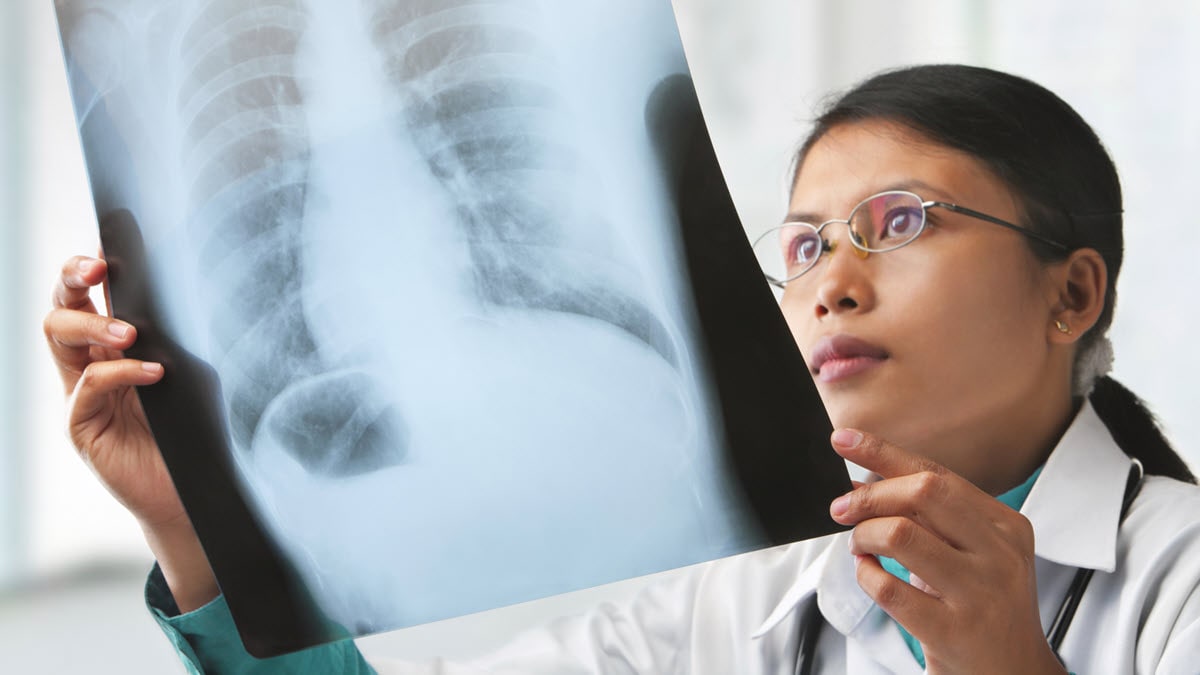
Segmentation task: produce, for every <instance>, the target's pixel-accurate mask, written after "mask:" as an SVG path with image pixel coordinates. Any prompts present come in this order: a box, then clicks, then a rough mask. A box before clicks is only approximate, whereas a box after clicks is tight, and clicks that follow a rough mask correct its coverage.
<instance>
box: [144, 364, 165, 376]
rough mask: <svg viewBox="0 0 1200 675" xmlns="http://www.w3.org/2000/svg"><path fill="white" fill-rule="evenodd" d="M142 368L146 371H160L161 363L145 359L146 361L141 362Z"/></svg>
mask: <svg viewBox="0 0 1200 675" xmlns="http://www.w3.org/2000/svg"><path fill="white" fill-rule="evenodd" d="M142 370H144V371H146V372H147V373H156V374H157V373H160V372H162V364H161V363H153V362H149V361H147V362H146V363H143V364H142Z"/></svg>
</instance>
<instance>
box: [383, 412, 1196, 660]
mask: <svg viewBox="0 0 1200 675" xmlns="http://www.w3.org/2000/svg"><path fill="white" fill-rule="evenodd" d="M1128 472H1129V459H1128V458H1127V457H1126V456H1125V455H1124V454H1123V453H1122V452H1121V450H1120V449H1119V448H1118V447H1117V445H1116V444H1115V443H1114V442H1113V440H1112V438H1111V437H1110V436H1109V434H1108V431H1107V429H1106V428H1105V427H1104V424H1103V423H1102V422H1101V421H1100V419H1099V418H1098V417H1097V416H1096V414H1095V412H1094V411H1093V410H1092V408H1091V406H1090V405H1085V406H1084V407H1083V408H1082V409H1081V411H1080V413H1079V415H1078V416H1077V417H1076V419H1075V421H1074V423H1073V424H1072V426H1071V427H1070V429H1069V430H1068V431H1067V433H1066V434H1065V435H1064V436H1063V438H1062V440H1061V441H1060V442H1059V445H1058V447H1056V448H1055V450H1054V452H1053V453H1052V454H1051V456H1050V458H1049V459H1048V460H1047V462H1046V466H1045V469H1044V470H1043V471H1042V474H1041V476H1040V477H1039V479H1038V481H1037V483H1036V484H1035V485H1034V487H1033V490H1032V492H1030V494H1029V497H1028V499H1027V500H1026V501H1025V505H1024V507H1023V508H1022V509H1021V512H1022V513H1023V514H1025V516H1026V517H1028V518H1029V520H1030V521H1031V522H1032V523H1033V528H1034V533H1035V537H1036V554H1037V562H1036V564H1037V578H1038V593H1039V600H1040V606H1041V615H1042V623H1043V628H1046V627H1047V626H1048V625H1049V623H1050V621H1051V620H1052V619H1053V616H1054V613H1055V612H1056V611H1057V609H1058V606H1059V604H1060V603H1061V601H1062V597H1063V594H1064V592H1065V590H1066V587H1067V585H1068V584H1069V583H1070V580H1071V577H1072V576H1073V575H1074V573H1075V568H1077V567H1091V568H1093V569H1096V570H1097V573H1096V575H1095V577H1094V578H1093V579H1092V582H1091V585H1090V586H1089V587H1088V590H1087V592H1086V594H1085V595H1084V597H1083V601H1082V603H1081V604H1080V606H1079V610H1078V613H1077V614H1076V616H1075V620H1074V622H1073V623H1072V625H1071V627H1070V630H1069V631H1068V633H1067V637H1066V640H1065V641H1064V643H1063V647H1062V655H1063V657H1064V659H1065V660H1066V663H1067V666H1068V667H1069V668H1070V670H1071V671H1073V672H1075V673H1079V674H1080V675H1083V674H1084V673H1087V674H1089V675H1098V674H1100V673H1123V674H1124V673H1147V674H1148V673H1157V674H1163V675H1167V674H1172V675H1173V674H1186V675H1197V674H1198V673H1200V488H1198V487H1196V486H1194V485H1188V484H1185V483H1180V482H1178V481H1174V480H1169V479H1165V478H1160V477H1150V478H1147V479H1146V481H1145V484H1144V486H1143V488H1142V491H1141V493H1140V494H1139V496H1138V498H1137V500H1136V501H1135V502H1134V503H1133V506H1132V507H1131V509H1130V511H1129V515H1128V518H1127V520H1126V522H1125V524H1124V525H1123V526H1122V527H1121V528H1120V531H1119V532H1118V528H1117V521H1118V514H1119V511H1120V505H1121V498H1122V494H1123V492H1124V488H1125V481H1126V478H1127V476H1128ZM847 537H848V534H847V533H842V534H838V535H833V536H831V537H823V538H821V539H815V540H811V541H807V542H801V543H798V544H792V545H789V546H783V547H778V548H774V549H769V550H765V551H759V552H755V553H749V554H746V555H741V556H737V557H734V558H727V559H724V560H719V561H716V562H713V563H709V564H706V565H702V566H699V567H696V568H694V569H693V570H691V571H689V572H688V573H686V574H683V575H680V576H679V577H675V578H672V579H670V580H669V581H668V582H666V583H662V584H659V585H657V586H652V587H650V588H648V589H647V590H645V591H644V592H643V593H641V594H640V595H639V596H637V597H636V598H635V599H634V600H633V601H631V602H630V603H628V604H627V605H625V606H621V607H618V606H613V605H605V606H601V607H599V608H597V609H595V610H593V611H591V612H589V613H587V614H585V615H582V616H579V617H573V618H568V619H562V620H559V621H557V622H554V623H552V624H551V625H549V626H546V627H544V628H540V629H537V630H533V631H530V632H528V633H526V634H525V635H523V636H522V637H520V638H518V639H517V640H515V641H514V642H513V643H512V644H510V645H508V646H507V647H505V648H503V649H501V650H500V651H498V652H496V653H495V654H492V655H491V656H488V657H486V658H483V659H479V660H476V661H473V662H471V663H468V664H451V663H445V662H436V663H433V664H422V665H415V664H406V663H397V662H372V665H373V666H374V667H375V668H376V669H377V670H378V671H379V673H380V675H400V674H403V675H415V674H418V673H420V674H432V673H442V674H445V675H450V674H467V673H513V674H516V673H522V674H524V675H536V674H541V673H546V674H549V673H554V674H555V675H568V674H573V673H580V674H582V673H605V674H608V673H614V674H615V673H644V674H655V675H658V674H663V673H691V674H693V675H731V674H734V673H746V674H758V673H764V674H765V673H771V674H776V673H778V674H781V675H782V674H787V675H790V674H791V673H792V669H793V664H794V660H795V654H796V643H797V639H798V634H799V630H800V626H799V622H800V621H801V615H802V614H803V612H802V611H800V609H801V608H802V607H803V606H804V605H806V604H807V602H808V599H809V598H810V597H811V596H812V594H813V593H816V594H817V598H818V605H819V607H820V610H821V613H822V614H823V615H824V616H825V619H826V621H828V625H827V626H826V627H825V629H824V630H823V631H822V635H821V640H820V643H819V645H818V649H817V661H816V663H815V666H816V667H815V668H814V672H817V673H853V674H855V675H858V674H869V673H888V672H896V673H919V672H921V669H920V667H919V666H918V665H917V663H916V661H915V660H914V659H913V657H912V654H911V653H910V652H909V651H908V648H907V646H906V645H905V644H904V642H903V640H902V639H901V637H900V633H899V631H898V630H897V628H896V626H895V624H894V623H893V622H891V621H889V620H887V617H886V616H885V615H884V614H883V612H882V611H881V610H880V609H879V608H878V607H876V606H875V605H874V604H873V603H872V602H871V600H870V599H869V598H868V597H867V596H866V594H865V593H863V591H862V590H861V589H860V588H859V587H858V584H857V583H856V581H855V577H854V564H853V559H852V557H851V556H850V554H849V551H848V549H847V546H846V539H847Z"/></svg>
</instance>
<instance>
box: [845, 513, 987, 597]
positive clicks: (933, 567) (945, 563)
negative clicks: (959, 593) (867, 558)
mask: <svg viewBox="0 0 1200 675" xmlns="http://www.w3.org/2000/svg"><path fill="white" fill-rule="evenodd" d="M850 552H851V553H853V554H854V555H875V556H886V557H888V558H894V559H895V560H896V561H897V562H899V563H900V564H901V565H903V566H904V567H905V568H906V569H908V570H909V571H910V572H911V573H913V574H916V575H917V576H918V577H920V578H921V579H924V580H926V581H927V582H928V583H929V584H931V585H933V586H935V587H937V588H938V589H940V590H942V591H946V592H949V593H951V594H953V593H954V592H955V591H956V590H958V589H961V588H964V584H968V583H969V584H974V583H975V581H976V577H977V575H978V570H974V569H972V565H971V564H970V561H969V559H968V556H966V555H964V554H963V553H962V552H961V551H958V550H956V549H954V548H953V547H951V546H950V545H949V544H947V543H946V542H945V541H943V540H942V539H941V538H940V537H938V536H937V535H935V534H933V533H932V532H930V531H929V530H927V529H925V528H924V527H922V526H921V525H919V524H918V523H916V522H914V521H913V520H911V519H909V518H898V517H893V518H873V519H871V520H868V521H866V522H863V523H859V524H858V525H857V526H856V527H855V528H854V531H853V532H851V534H850Z"/></svg>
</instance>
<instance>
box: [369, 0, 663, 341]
mask: <svg viewBox="0 0 1200 675" xmlns="http://www.w3.org/2000/svg"><path fill="white" fill-rule="evenodd" d="M363 4H364V7H366V9H367V10H368V12H367V19H368V20H369V22H370V24H371V25H370V31H371V37H372V40H373V41H374V42H375V44H377V45H378V46H379V49H380V51H381V52H382V54H383V55H384V64H383V65H384V71H385V76H386V77H387V79H388V82H389V83H390V84H391V85H392V87H393V88H394V89H395V91H396V92H398V94H399V96H400V99H401V105H402V114H401V118H400V122H401V123H402V124H404V125H405V127H406V128H407V130H408V131H409V133H410V134H411V137H412V138H413V140H414V142H415V144H416V145H417V147H419V148H420V149H421V151H422V153H423V155H424V157H425V160H426V161H427V162H428V166H429V168H430V170H431V171H432V173H433V175H434V176H436V177H437V179H438V180H439V181H440V182H441V184H442V185H443V186H444V187H445V189H446V190H447V191H448V192H449V193H450V195H452V199H453V201H454V204H455V206H456V210H457V216H458V226H459V227H462V228H463V229H464V230H465V233H466V236H467V238H468V240H469V242H470V252H471V260H472V263H473V266H472V267H473V274H474V277H475V288H476V290H477V292H478V293H479V295H480V296H481V297H482V298H483V299H484V300H485V301H487V302H492V303H497V304H500V305H508V306H517V307H527V308H534V309H544V310H550V311H558V312H570V313H574V314H579V315H583V316H587V317H592V318H595V319H598V320H600V321H604V322H607V323H610V324H612V325H614V326H617V327H620V328H621V329H623V330H626V331H628V332H629V333H631V334H632V335H634V336H636V337H637V338H638V339H640V340H642V341H643V342H645V343H646V344H648V345H649V346H651V347H652V348H654V349H655V350H657V351H658V352H659V353H660V354H661V355H662V356H663V357H664V358H665V359H667V360H668V361H670V362H672V363H675V361H676V354H675V346H674V344H673V341H672V339H671V336H670V333H669V332H668V331H667V330H666V328H665V327H664V325H663V324H662V322H661V321H660V319H659V318H658V317H657V316H656V315H655V313H654V312H653V311H652V310H651V309H650V308H648V307H647V306H646V304H645V302H644V301H642V300H641V299H639V298H638V297H636V295H634V293H633V292H630V291H627V290H626V289H624V288H622V286H625V285H627V284H628V280H626V279H622V278H621V277H620V276H619V275H617V274H612V273H610V274H608V275H604V274H603V272H604V271H605V270H606V269H610V270H611V269H612V258H611V257H610V259H609V260H608V261H605V260H604V255H605V254H609V255H610V256H611V253H612V251H611V250H604V249H605V248H609V249H611V246H612V242H611V241H607V240H605V237H604V236H603V234H604V233H605V232H607V231H609V230H611V227H610V226H609V225H608V224H607V223H605V214H604V208H603V205H597V204H595V203H594V200H591V199H588V198H587V196H586V189H585V188H586V185H585V181H586V179H587V177H588V176H589V172H588V170H587V167H585V166H581V158H580V157H579V154H578V151H577V150H576V148H575V144H574V142H573V139H572V138H570V137H569V134H571V133H572V131H571V126H570V125H569V123H568V122H569V120H567V119H566V117H567V116H568V114H569V111H568V109H567V108H566V106H564V105H562V104H561V100H560V96H559V94H558V92H557V89H556V87H555V83H554V82H552V81H550V78H549V73H550V71H551V65H552V64H551V62H550V59H551V55H550V54H548V53H547V51H548V50H546V49H545V46H544V44H543V42H544V39H543V36H542V35H540V34H539V33H538V32H537V31H536V30H534V29H531V26H534V27H536V26H537V25H538V17H537V15H536V9H537V3H531V2H528V1H522V0H494V1H492V2H479V1H477V0H476V1H473V2H472V1H464V0H453V1H449V2H448V1H446V0H415V1H413V0H364V3H363ZM597 249H600V250H597Z"/></svg>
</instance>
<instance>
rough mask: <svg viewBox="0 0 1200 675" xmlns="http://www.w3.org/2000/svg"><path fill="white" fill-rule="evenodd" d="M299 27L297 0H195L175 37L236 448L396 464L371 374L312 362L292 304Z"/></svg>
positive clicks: (397, 439)
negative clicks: (262, 445) (258, 444)
mask: <svg viewBox="0 0 1200 675" xmlns="http://www.w3.org/2000/svg"><path fill="white" fill-rule="evenodd" d="M308 28H309V15H308V11H307V10H306V8H305V7H304V3H303V2H298V1H295V0H272V1H271V2H257V3H246V2H243V1H242V0H215V1H213V2H208V3H203V4H201V5H199V6H198V7H197V9H196V12H195V14H194V16H193V17H192V18H191V20H190V22H189V24H188V26H187V28H186V30H185V31H184V32H183V34H182V39H181V41H180V44H179V58H180V63H181V73H182V78H181V82H180V89H179V91H178V98H177V102H178V112H179V116H180V123H181V124H180V127H181V129H182V135H183V138H182V143H181V146H182V147H181V159H182V162H183V166H184V168H185V170H186V171H187V172H188V173H189V174H190V179H191V185H192V187H191V192H190V194H189V202H190V204H191V207H190V208H191V211H192V213H193V215H192V217H191V222H192V225H193V227H196V228H198V229H199V231H198V232H197V233H196V234H197V238H198V239H200V240H202V244H201V251H200V255H199V265H200V269H201V270H203V271H204V274H205V275H206V277H207V279H208V280H209V283H210V284H212V289H213V292H214V302H213V311H214V316H213V318H212V321H211V324H210V329H211V336H210V341H211V342H210V343H211V345H212V347H213V354H212V358H213V360H214V365H215V366H216V367H217V370H218V372H219V373H220V375H221V380H222V383H223V387H224V391H225V396H226V400H227V402H228V409H229V414H230V425H231V431H232V434H233V438H234V442H235V444H236V445H237V446H238V447H240V448H249V447H250V446H251V444H252V443H253V440H254V437H255V435H256V434H268V435H270V436H273V437H275V438H276V440H277V443H276V444H277V445H278V446H279V447H284V448H287V449H289V450H290V451H291V452H292V453H293V454H294V456H295V458H296V459H297V460H299V461H300V462H301V463H302V464H303V465H304V466H305V467H307V468H308V469H309V470H311V471H313V472H318V473H326V474H334V475H339V474H353V473H359V472H362V471H369V470H372V469H376V468H379V467H382V466H387V465H389V464H393V463H395V462H396V461H398V460H399V459H400V458H401V457H402V456H403V439H402V437H401V436H400V434H399V433H398V432H399V431H400V430H401V428H402V427H401V423H400V418H399V415H398V414H397V413H396V411H395V410H394V408H393V407H390V406H388V405H387V404H386V403H385V402H384V401H383V399H382V398H381V397H379V396H378V395H377V394H376V392H375V391H374V385H373V379H372V377H371V376H370V375H368V374H367V373H365V372H362V371H361V370H358V369H355V368H353V367H346V366H344V365H343V364H337V363H329V362H328V361H327V360H326V359H324V358H322V355H321V353H320V351H319V349H318V348H317V345H316V344H315V342H314V339H313V334H312V331H311V330H310V326H309V320H308V318H307V317H306V314H305V311H304V307H303V302H302V295H301V294H302V290H303V289H304V281H305V270H304V266H303V256H302V248H303V246H304V240H303V235H304V229H303V220H304V216H305V213H304V205H305V200H306V191H307V180H308V176H309V162H310V147H309V138H308V130H307V122H306V111H305V106H306V103H307V102H306V101H305V99H304V96H303V93H302V92H303V83H302V82H300V81H299V80H298V78H299V77H300V74H298V73H297V72H296V67H295V66H296V58H295V57H296V52H297V47H298V45H299V44H300V43H301V41H302V40H303V39H304V36H305V32H306V31H307V30H308Z"/></svg>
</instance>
